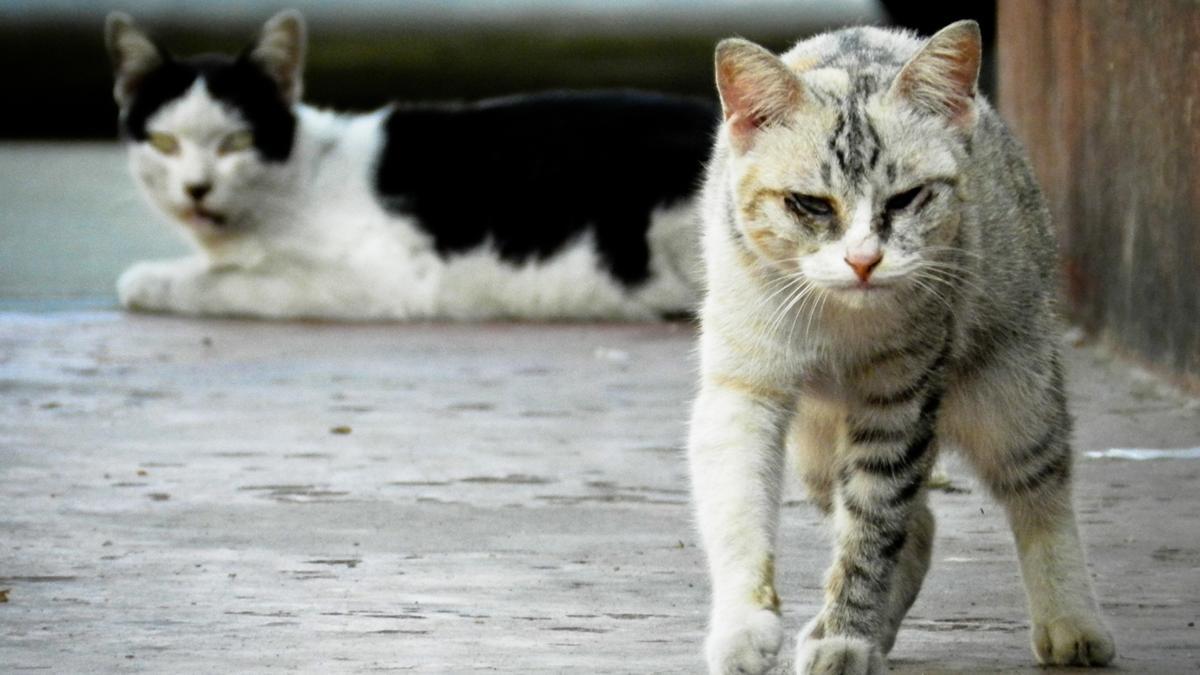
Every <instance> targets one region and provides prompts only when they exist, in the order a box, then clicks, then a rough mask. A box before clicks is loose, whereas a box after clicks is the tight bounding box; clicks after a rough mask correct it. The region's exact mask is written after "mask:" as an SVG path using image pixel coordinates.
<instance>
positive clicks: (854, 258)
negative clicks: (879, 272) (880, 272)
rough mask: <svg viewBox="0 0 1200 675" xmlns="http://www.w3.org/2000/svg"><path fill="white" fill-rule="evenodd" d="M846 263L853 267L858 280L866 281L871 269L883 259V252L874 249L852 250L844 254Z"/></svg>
mask: <svg viewBox="0 0 1200 675" xmlns="http://www.w3.org/2000/svg"><path fill="white" fill-rule="evenodd" d="M845 260H846V264H847V265H849V266H850V267H852V268H854V274H855V275H857V276H858V280H859V281H866V280H867V278H868V277H870V276H871V270H873V269H875V267H876V266H877V265H879V261H881V260H883V253H881V252H880V251H878V250H874V251H854V252H851V253H847V254H846V258H845Z"/></svg>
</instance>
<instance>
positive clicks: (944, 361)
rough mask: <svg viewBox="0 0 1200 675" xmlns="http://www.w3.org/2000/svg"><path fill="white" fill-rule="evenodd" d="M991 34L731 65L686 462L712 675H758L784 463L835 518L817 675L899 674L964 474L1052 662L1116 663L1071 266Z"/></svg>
mask: <svg viewBox="0 0 1200 675" xmlns="http://www.w3.org/2000/svg"><path fill="white" fill-rule="evenodd" d="M979 63H980V37H979V29H978V26H977V25H976V24H975V23H974V22H971V21H964V22H959V23H955V24H952V25H950V26H949V27H947V28H945V29H943V30H942V31H940V32H939V33H937V34H936V35H935V36H933V37H932V38H930V39H929V40H928V41H921V40H918V39H916V38H915V37H913V36H912V35H910V34H907V33H904V32H899V31H890V30H882V29H876V28H854V29H847V30H841V31H836V32H832V33H827V34H823V35H819V36H816V37H814V38H811V39H809V40H805V41H802V42H800V43H799V44H797V45H796V46H795V47H794V48H793V49H791V50H790V51H788V52H787V53H786V54H784V55H782V56H781V57H780V56H775V55H774V54H771V53H770V52H768V51H766V50H764V49H763V48H761V47H759V46H757V45H755V44H752V43H750V42H747V41H744V40H739V39H730V40H725V41H723V42H722V43H721V44H720V45H719V46H718V47H717V51H716V78H717V88H718V90H719V92H720V95H721V102H722V105H723V109H724V123H723V125H722V127H721V129H720V132H719V136H718V139H717V142H716V146H715V150H714V154H713V158H712V161H711V164H710V166H709V170H708V176H707V181H706V184H705V186H704V191H703V209H702V211H703V220H704V235H703V236H704V242H703V245H704V259H705V264H706V275H707V294H706V298H705V300H704V302H703V308H702V310H701V319H702V326H703V330H702V337H701V360H702V368H701V372H702V375H701V388H700V392H699V394H698V397H697V399H696V401H695V407H694V411H693V415H692V421H691V431H690V440H689V458H690V467H691V476H692V482H693V489H694V498H695V503H696V509H697V515H698V520H699V527H700V530H701V533H702V536H703V541H704V545H705V548H706V552H707V555H708V561H709V568H710V575H711V580H712V615H711V622H710V627H709V635H708V640H707V643H706V656H707V662H708V667H709V670H710V672H712V673H761V672H764V671H766V670H768V669H769V668H770V667H772V664H773V663H774V662H775V661H776V659H777V655H778V652H779V650H780V645H781V642H782V634H781V624H780V608H779V598H778V597H777V595H776V593H775V588H774V581H773V579H774V566H775V560H776V555H775V541H776V529H777V523H778V511H779V501H780V492H781V489H782V485H783V474H784V465H785V458H786V457H789V456H790V457H792V458H793V459H794V461H795V463H796V465H797V467H798V469H799V472H800V474H801V476H802V478H803V481H804V483H805V485H806V487H807V489H808V492H809V496H810V499H811V501H812V502H814V503H815V504H816V505H817V506H818V507H819V508H820V510H821V511H823V512H824V513H825V514H826V515H828V516H831V517H832V521H833V525H834V528H835V530H836V551H835V561H834V563H833V565H832V567H831V568H830V569H829V571H828V573H827V575H826V577H825V602H824V607H823V609H822V610H821V611H820V612H819V613H818V615H817V616H816V617H815V618H813V619H812V620H811V621H810V622H809V623H808V624H807V626H806V627H805V628H804V629H803V630H802V631H801V633H800V635H799V637H798V644H797V654H796V658H795V664H796V671H797V672H799V673H883V672H885V671H886V665H885V655H886V654H887V653H888V651H889V650H890V649H891V647H892V645H893V643H894V641H895V639H896V632H897V630H898V629H899V627H900V622H901V620H902V619H903V617H904V615H905V613H906V612H907V611H908V608H909V606H910V605H911V604H912V602H913V600H914V599H915V598H916V596H917V592H918V591H919V589H920V587H921V583H922V580H923V578H924V576H925V572H926V570H927V568H928V566H929V561H930V549H931V544H932V539H933V529H934V528H933V524H934V521H933V516H932V514H931V513H930V510H929V508H928V506H927V498H926V487H925V481H926V478H927V476H928V474H929V471H930V468H931V466H932V465H933V464H934V460H935V457H936V456H937V452H938V450H939V448H940V447H942V446H944V445H945V446H949V445H953V446H956V447H958V448H961V450H962V452H963V455H964V456H965V458H966V460H967V462H968V463H969V464H970V465H971V466H972V467H973V468H974V470H975V471H976V472H977V473H978V476H979V478H980V480H981V481H982V483H983V484H984V485H985V486H986V487H987V489H988V490H989V492H990V493H991V494H992V495H993V496H994V497H995V498H996V499H997V500H998V501H999V502H1000V503H1001V504H1002V505H1003V506H1004V508H1005V510H1006V513H1007V516H1008V521H1009V524H1010V525H1011V527H1012V531H1013V534H1014V536H1015V538H1016V543H1017V551H1018V556H1019V559H1020V564H1021V572H1022V575H1023V578H1024V582H1025V586H1026V590H1027V594H1028V601H1029V610H1030V614H1031V615H1032V642H1033V650H1034V652H1035V654H1036V656H1037V659H1038V660H1039V661H1040V662H1042V663H1046V664H1074V665H1092V666H1098V665H1104V664H1107V663H1109V662H1110V661H1111V660H1112V659H1113V657H1114V654H1115V649H1114V645H1113V640H1112V637H1111V636H1110V633H1109V630H1108V629H1107V628H1106V627H1105V624H1104V621H1103V620H1102V618H1101V616H1100V613H1099V611H1098V607H1097V602H1096V599H1095V596H1094V594H1093V592H1092V588H1091V584H1090V581H1089V579H1088V572H1087V568H1086V566H1085V562H1084V551H1083V547H1082V545H1081V543H1080V538H1079V534H1078V531H1077V528H1076V523H1075V516H1074V512H1073V508H1072V504H1071V483H1070V476H1071V466H1072V460H1071V448H1070V444H1069V443H1070V441H1069V437H1070V433H1071V420H1070V417H1069V415H1068V413H1067V401H1066V396H1065V390H1064V384H1063V367H1062V361H1061V358H1060V356H1059V347H1058V344H1059V342H1058V340H1059V338H1058V335H1059V327H1058V323H1057V320H1056V318H1055V269H1056V266H1055V259H1054V241H1053V238H1052V233H1051V230H1050V228H1049V222H1048V214H1047V210H1046V206H1045V204H1044V202H1043V199H1042V196H1041V194H1040V192H1039V190H1038V187H1037V186H1036V184H1035V182H1034V179H1033V178H1032V175H1031V172H1030V169H1029V167H1028V164H1027V163H1026V160H1025V159H1024V156H1023V153H1022V151H1021V149H1020V148H1019V147H1018V146H1017V143H1016V142H1015V141H1014V140H1013V138H1012V136H1011V135H1010V134H1009V132H1008V131H1007V130H1006V129H1005V127H1004V125H1003V124H1002V122H1001V121H1000V119H999V117H998V116H997V115H996V113H995V112H994V111H993V109H992V108H991V106H990V105H989V104H988V102H987V101H985V100H984V99H983V98H982V97H981V96H979V95H978V93H977V91H976V80H977V77H978V73H979Z"/></svg>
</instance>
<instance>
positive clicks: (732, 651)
mask: <svg viewBox="0 0 1200 675" xmlns="http://www.w3.org/2000/svg"><path fill="white" fill-rule="evenodd" d="M782 644H783V626H782V625H781V624H780V622H779V615H778V614H776V613H775V612H773V611H771V610H767V609H756V610H753V611H751V612H748V613H746V614H738V615H736V617H735V616H729V615H726V616H721V617H717V618H715V619H714V620H713V625H712V628H710V629H709V633H708V640H707V641H706V642H705V645H704V652H705V655H706V657H707V660H708V672H709V673H710V675H760V674H762V673H767V672H769V671H770V670H771V668H772V667H774V665H775V661H776V659H777V658H778V656H779V648H780V646H782Z"/></svg>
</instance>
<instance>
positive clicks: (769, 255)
mask: <svg viewBox="0 0 1200 675" xmlns="http://www.w3.org/2000/svg"><path fill="white" fill-rule="evenodd" d="M979 64H980V37H979V29H978V26H977V25H976V24H975V23H974V22H973V21H963V22H959V23H955V24H952V25H951V26H949V27H947V28H945V29H943V30H942V31H941V32H939V33H938V34H937V35H935V36H933V37H932V38H930V39H929V40H928V41H927V42H925V43H923V44H922V43H920V42H918V41H916V40H915V39H913V38H912V37H910V36H908V35H906V34H903V33H898V32H892V31H884V30H880V29H873V28H862V29H852V30H846V31H839V32H835V33H829V34H826V35H821V36H818V37H816V38H813V39H811V40H808V41H805V42H801V43H800V44H798V45H797V46H796V47H795V48H794V49H793V50H791V51H790V52H788V53H787V54H785V55H784V56H783V57H782V58H781V57H777V56H775V55H774V54H772V53H770V52H768V51H767V50H765V49H763V48H762V47H759V46H758V45H755V44H753V43H750V42H747V41H745V40H740V39H731V40H725V41H723V42H722V43H721V44H720V45H719V46H718V47H717V53H716V70H717V73H716V74H717V86H718V89H719V91H720V95H721V102H722V105H723V109H724V114H725V122H724V125H723V126H722V132H721V139H722V140H721V143H723V144H725V147H726V148H727V151H726V152H727V155H726V157H727V164H726V166H727V170H726V172H725V176H726V177H727V178H728V179H729V183H728V190H729V194H730V195H731V199H732V205H733V208H732V209H731V211H732V217H733V218H734V220H735V224H736V228H737V231H738V232H739V233H740V238H742V239H743V240H744V242H745V243H746V248H748V249H749V250H750V251H751V252H752V253H753V255H754V256H755V257H756V258H757V259H759V260H760V261H761V262H763V263H765V264H766V265H768V266H770V267H771V268H774V269H775V270H777V271H780V272H782V273H784V274H786V275H788V276H790V277H798V278H802V279H804V280H805V282H806V283H808V284H811V285H812V286H813V287H815V288H818V289H820V290H822V291H827V293H826V294H827V295H829V296H830V297H831V298H835V299H838V300H841V301H842V302H844V303H846V304H847V305H850V306H880V303H889V302H893V301H894V299H895V298H896V297H899V296H897V292H898V291H901V290H903V289H906V288H907V289H915V288H927V289H935V290H936V287H937V286H939V285H940V284H941V283H944V281H945V279H946V277H947V276H948V275H950V274H951V273H952V271H953V270H952V269H951V267H950V264H949V263H947V262H946V261H945V258H946V256H945V255H944V254H945V253H946V252H947V251H950V250H953V249H955V248H957V246H958V241H957V239H958V237H959V235H960V231H959V230H960V228H959V225H960V221H961V215H962V209H963V198H962V196H961V193H960V190H959V189H958V187H959V185H960V174H961V170H962V166H963V163H964V161H965V160H966V158H967V157H968V155H969V152H970V143H971V137H972V132H973V129H974V126H975V124H976V120H977V118H978V105H979V103H978V101H977V100H976V80H977V78H978V74H979ZM939 260H940V261H939ZM922 285H923V286H922Z"/></svg>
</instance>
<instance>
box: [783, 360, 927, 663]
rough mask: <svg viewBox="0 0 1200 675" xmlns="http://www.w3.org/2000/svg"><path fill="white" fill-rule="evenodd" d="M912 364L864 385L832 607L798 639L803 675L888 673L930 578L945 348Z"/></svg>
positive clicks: (837, 499) (840, 478) (855, 410)
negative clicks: (931, 490)
mask: <svg viewBox="0 0 1200 675" xmlns="http://www.w3.org/2000/svg"><path fill="white" fill-rule="evenodd" d="M931 356H932V355H931V354H928V353H927V354H926V355H925V356H924V360H925V363H929V359H930V357H931ZM911 358H912V357H909V356H899V357H894V358H893V359H891V362H884V363H875V364H871V367H870V368H869V369H868V370H867V371H866V372H865V373H864V374H863V375H862V376H861V377H860V378H859V379H858V381H857V383H856V385H855V389H856V391H857V393H856V396H855V397H854V398H855V399H856V400H854V401H853V402H852V407H851V408H850V410H849V413H848V415H847V417H846V428H845V439H844V442H843V445H842V448H841V449H840V451H839V453H838V458H837V467H838V468H837V472H836V476H837V479H836V484H835V486H834V508H835V512H834V521H835V526H836V529H837V544H836V546H837V553H836V559H835V562H834V565H833V567H832V568H831V569H830V570H829V573H828V577H827V580H826V586H825V592H826V600H825V607H824V609H822V611H821V613H820V615H818V617H817V618H816V619H814V620H813V621H812V622H810V623H809V625H808V626H806V627H805V629H804V630H803V631H801V633H800V635H799V638H798V641H799V644H798V646H797V657H796V670H797V672H798V673H801V674H802V675H803V674H806V673H837V674H845V675H850V674H858V673H863V674H867V673H870V674H875V673H883V672H884V671H885V670H886V665H885V661H884V654H885V653H886V652H887V651H888V650H889V649H890V648H891V646H892V643H893V641H894V640H895V634H896V630H897V629H898V628H899V624H900V621H901V620H902V619H903V617H904V614H905V613H906V612H907V611H908V607H909V606H910V605H911V604H912V601H913V600H914V599H915V598H916V595H917V591H918V590H919V589H920V585H921V581H922V580H923V578H924V575H925V570H926V568H927V566H928V556H929V541H930V539H931V536H932V529H933V518H932V515H931V514H930V513H929V510H928V508H927V507H926V505H925V480H926V478H927V477H928V475H929V471H930V470H931V468H932V467H933V463H934V459H935V457H936V445H937V442H936V421H937V413H938V408H939V405H940V402H941V397H942V389H941V384H940V382H941V379H942V374H941V370H942V368H943V365H944V351H943V354H942V355H941V356H938V357H937V358H936V359H935V360H934V362H933V363H932V365H927V366H925V367H924V368H921V369H912V368H910V363H909V361H910V359H911ZM914 372H915V374H912V373H914Z"/></svg>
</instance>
